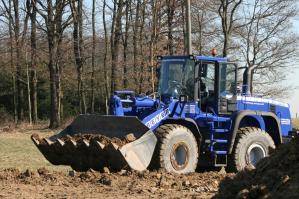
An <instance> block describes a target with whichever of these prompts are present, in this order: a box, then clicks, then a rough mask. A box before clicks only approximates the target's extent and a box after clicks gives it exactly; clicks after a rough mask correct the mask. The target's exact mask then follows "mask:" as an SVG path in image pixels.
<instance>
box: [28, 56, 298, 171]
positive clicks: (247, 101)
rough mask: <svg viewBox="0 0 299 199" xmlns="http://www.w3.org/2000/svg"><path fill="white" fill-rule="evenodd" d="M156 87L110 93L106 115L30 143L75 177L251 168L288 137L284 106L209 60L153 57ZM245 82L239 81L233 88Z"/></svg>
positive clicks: (231, 68)
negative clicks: (96, 173) (147, 91)
mask: <svg viewBox="0 0 299 199" xmlns="http://www.w3.org/2000/svg"><path fill="white" fill-rule="evenodd" d="M158 60H159V63H160V64H159V67H158V70H157V77H158V86H157V87H158V88H157V91H156V92H155V93H152V94H149V95H137V94H136V93H134V92H133V91H116V92H115V93H114V94H113V96H112V97H111V100H110V115H96V114H92V115H91V114H87V115H80V116H78V117H77V118H76V119H75V120H74V121H73V122H72V123H71V124H70V125H69V126H68V127H67V128H65V129H64V130H63V131H62V132H60V133H58V134H56V135H54V136H52V137H49V138H40V137H39V136H38V135H32V137H31V138H32V141H33V142H34V144H35V145H36V146H37V148H38V149H39V150H40V152H41V153H42V154H43V155H44V156H45V158H46V159H47V160H48V161H49V162H51V163H52V164H54V165H69V166H71V167H72V168H73V169H74V170H76V171H87V170H89V169H93V170H97V171H102V170H103V169H104V168H105V167H107V168H109V169H110V170H112V171H119V170H122V169H133V170H137V171H143V170H146V169H158V168H162V169H164V170H166V171H167V172H173V173H178V174H185V173H190V172H194V171H196V169H197V168H198V167H201V166H205V167H206V166H212V167H227V168H229V169H231V170H234V171H240V170H242V169H244V168H245V167H247V166H251V167H255V166H256V164H257V163H258V162H259V161H260V160H261V159H263V158H265V157H267V156H268V155H269V152H270V151H271V149H274V148H275V147H277V146H278V145H280V144H282V143H283V142H285V141H287V140H289V139H291V138H292V136H294V134H295V132H293V131H292V125H291V115H290V107H289V105H288V104H286V103H282V102H279V101H276V100H272V99H266V98H262V97H256V96H254V95H252V94H251V93H250V90H251V88H250V85H251V82H250V81H251V78H250V77H251V71H250V70H248V69H246V70H245V72H244V74H243V78H238V74H239V73H240V71H239V73H238V70H239V69H238V67H237V65H236V64H234V63H231V62H229V61H228V59H227V58H220V57H213V56H211V57H210V56H194V55H190V56H163V57H162V56H161V57H158ZM240 79H243V81H242V80H241V81H239V80H240Z"/></svg>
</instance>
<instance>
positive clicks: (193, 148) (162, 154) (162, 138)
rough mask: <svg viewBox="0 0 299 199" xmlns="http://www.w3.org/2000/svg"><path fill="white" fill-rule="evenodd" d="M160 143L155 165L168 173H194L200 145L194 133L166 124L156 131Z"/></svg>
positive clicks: (178, 126)
mask: <svg viewBox="0 0 299 199" xmlns="http://www.w3.org/2000/svg"><path fill="white" fill-rule="evenodd" d="M156 136H157V138H158V143H157V146H156V150H155V154H154V156H155V157H154V159H156V161H154V162H155V164H158V165H159V166H160V168H162V169H165V170H166V171H167V172H171V173H178V174H186V173H191V172H194V171H195V169H196V167H197V163H198V145H197V141H196V139H195V137H194V135H193V134H192V132H191V131H190V130H189V129H188V128H186V127H184V126H181V125H176V124H166V125H162V126H160V127H159V128H158V129H157V130H156Z"/></svg>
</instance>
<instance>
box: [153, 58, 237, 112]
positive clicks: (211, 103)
mask: <svg viewBox="0 0 299 199" xmlns="http://www.w3.org/2000/svg"><path fill="white" fill-rule="evenodd" d="M159 60H160V64H161V66H160V68H159V86H158V92H159V94H160V96H161V98H162V101H164V102H166V103H167V101H169V100H168V99H170V98H173V99H179V98H180V96H187V99H188V101H190V102H194V101H196V102H198V104H199V106H200V109H201V111H203V112H209V113H215V114H231V113H232V112H234V111H236V109H237V102H236V96H237V66H236V64H233V63H230V62H228V60H227V58H219V57H207V56H165V57H159Z"/></svg>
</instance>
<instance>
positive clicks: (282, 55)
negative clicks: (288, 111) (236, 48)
mask: <svg viewBox="0 0 299 199" xmlns="http://www.w3.org/2000/svg"><path fill="white" fill-rule="evenodd" d="M250 2H251V3H252V4H250ZM250 2H247V1H246V2H245V3H244V5H243V12H244V14H245V17H244V21H243V23H244V24H246V26H243V27H242V28H241V30H240V32H239V33H240V36H241V52H242V55H243V57H244V60H245V62H246V66H247V67H248V70H251V71H252V73H251V74H252V76H251V77H248V79H250V80H251V81H250V89H251V90H250V91H251V93H253V81H252V80H253V79H254V78H253V74H254V73H255V74H256V77H257V78H256V80H257V81H255V84H256V89H258V90H259V91H260V92H264V93H268V94H267V95H269V90H268V91H267V89H265V88H266V87H267V84H268V89H270V90H272V92H273V93H275V92H274V90H275V89H273V87H272V88H271V87H270V88H269V86H270V85H271V84H272V85H275V84H274V83H275V82H277V81H281V80H282V78H283V74H284V72H285V68H288V67H290V64H291V60H293V58H294V57H296V53H297V41H298V38H297V37H296V35H294V34H293V33H292V32H291V31H288V29H289V28H288V27H290V25H291V24H290V19H291V18H293V17H294V16H295V15H296V13H297V10H296V7H294V6H292V5H295V0H286V1H280V0H271V1H262V0H255V1H250ZM276 87H277V88H279V86H276Z"/></svg>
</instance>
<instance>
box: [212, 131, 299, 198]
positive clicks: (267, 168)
mask: <svg viewBox="0 0 299 199" xmlns="http://www.w3.org/2000/svg"><path fill="white" fill-rule="evenodd" d="M235 197H237V198H299V136H298V137H297V138H295V139H294V140H292V141H291V142H290V143H288V144H284V145H281V146H280V147H278V149H277V150H275V151H274V152H273V154H271V156H270V157H268V158H265V159H264V160H262V161H261V162H260V163H258V165H257V168H256V169H250V168H248V169H247V170H245V171H244V172H240V173H239V174H237V175H236V176H228V177H226V178H225V179H224V180H223V181H222V182H221V184H220V190H219V194H218V195H217V198H235Z"/></svg>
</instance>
